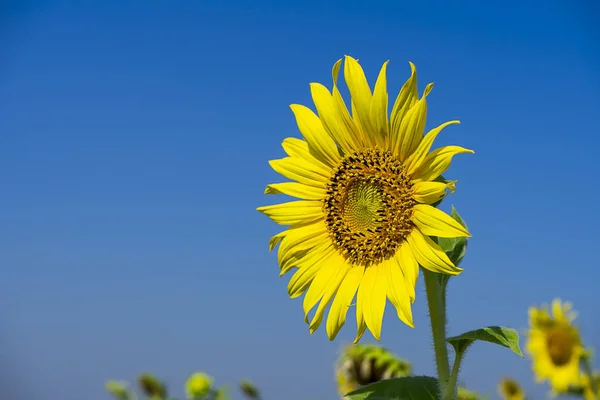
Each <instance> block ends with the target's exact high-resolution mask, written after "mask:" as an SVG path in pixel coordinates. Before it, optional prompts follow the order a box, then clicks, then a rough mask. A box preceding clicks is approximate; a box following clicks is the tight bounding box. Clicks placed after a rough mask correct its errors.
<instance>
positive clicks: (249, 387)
mask: <svg viewBox="0 0 600 400" xmlns="http://www.w3.org/2000/svg"><path fill="white" fill-rule="evenodd" d="M240 390H241V391H242V393H244V395H246V397H248V398H249V399H252V400H257V399H259V398H260V396H259V394H258V389H257V388H256V386H254V384H253V383H252V382H250V381H249V380H247V379H244V380H242V382H241V383H240Z"/></svg>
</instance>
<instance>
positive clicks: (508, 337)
mask: <svg viewBox="0 0 600 400" xmlns="http://www.w3.org/2000/svg"><path fill="white" fill-rule="evenodd" d="M446 340H447V341H448V343H450V344H451V345H452V346H453V347H454V350H455V351H456V352H457V353H463V352H464V351H465V350H466V349H467V347H469V346H470V345H471V344H472V343H473V342H474V341H476V340H480V341H484V342H490V343H495V344H499V345H500V346H504V347H508V348H509V349H511V350H512V351H513V352H515V353H516V354H518V355H520V356H521V357H523V353H522V352H521V348H520V347H519V333H518V332H517V331H516V330H514V329H512V328H506V327H503V326H488V327H485V328H481V329H477V330H474V331H469V332H465V333H463V334H462V335H458V336H453V337H450V338H448V339H446Z"/></svg>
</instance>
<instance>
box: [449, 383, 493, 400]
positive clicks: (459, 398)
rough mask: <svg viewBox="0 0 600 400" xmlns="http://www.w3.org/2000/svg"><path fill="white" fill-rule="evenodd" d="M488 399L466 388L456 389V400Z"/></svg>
mask: <svg viewBox="0 0 600 400" xmlns="http://www.w3.org/2000/svg"><path fill="white" fill-rule="evenodd" d="M483 399H486V397H483V396H481V395H480V394H479V393H477V392H475V391H473V390H469V389H467V388H466V387H463V386H459V387H458V388H457V389H456V400H483Z"/></svg>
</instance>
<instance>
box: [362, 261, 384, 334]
mask: <svg viewBox="0 0 600 400" xmlns="http://www.w3.org/2000/svg"><path fill="white" fill-rule="evenodd" d="M386 278H387V271H385V270H384V269H383V268H382V267H381V264H380V265H371V266H369V267H367V268H366V269H365V275H364V276H363V279H362V282H361V284H360V287H359V288H358V293H359V298H358V300H357V302H358V303H362V305H361V307H362V312H363V314H364V318H365V322H366V324H367V327H368V328H369V330H370V331H371V333H372V334H373V337H374V338H375V339H376V340H379V339H380V338H381V324H382V321H383V313H384V310H385V301H386V292H387V283H386Z"/></svg>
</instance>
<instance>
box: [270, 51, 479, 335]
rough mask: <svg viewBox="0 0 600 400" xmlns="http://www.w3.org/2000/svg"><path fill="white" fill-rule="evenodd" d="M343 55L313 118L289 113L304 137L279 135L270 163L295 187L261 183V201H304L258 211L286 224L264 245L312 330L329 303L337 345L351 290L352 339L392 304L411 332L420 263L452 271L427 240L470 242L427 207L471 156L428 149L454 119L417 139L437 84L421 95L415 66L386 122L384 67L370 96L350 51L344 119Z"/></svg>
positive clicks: (317, 94)
mask: <svg viewBox="0 0 600 400" xmlns="http://www.w3.org/2000/svg"><path fill="white" fill-rule="evenodd" d="M341 63H342V60H338V61H337V62H336V63H335V65H334V66H333V73H332V75H333V90H332V91H331V92H330V91H329V90H328V89H327V88H326V87H325V86H323V85H321V84H319V83H311V85H310V88H311V93H312V99H313V102H314V103H315V107H316V110H317V114H315V113H314V112H313V111H311V110H310V109H309V108H307V107H305V106H302V105H298V104H293V105H291V109H292V111H293V113H294V114H295V117H296V122H297V124H298V128H299V130H300V132H301V133H302V136H303V137H304V139H305V140H301V139H296V138H287V139H285V140H284V141H283V148H284V150H285V151H286V153H287V154H288V156H289V157H285V158H282V159H279V160H273V161H271V162H270V165H271V167H272V168H273V169H274V170H275V171H276V172H278V173H280V174H281V175H283V176H284V177H286V178H288V179H291V180H293V181H294V182H284V183H275V184H270V185H268V186H267V188H266V190H265V193H266V194H285V195H288V196H292V197H296V198H298V199H300V200H297V201H291V202H287V203H283V204H276V205H271V206H265V207H259V208H258V210H259V211H261V212H262V213H264V214H266V215H267V216H268V217H270V218H271V219H272V220H274V221H275V222H276V223H278V224H281V225H290V226H289V228H288V229H287V230H285V231H283V232H281V233H279V234H278V235H275V236H274V237H273V238H271V241H270V248H271V250H272V249H273V248H274V247H275V246H276V245H277V244H279V249H278V262H279V265H280V268H281V275H283V274H285V273H287V272H288V271H290V270H292V269H293V268H297V271H296V272H295V274H294V275H293V276H292V278H291V280H290V282H289V284H288V293H289V295H290V296H291V297H292V298H295V297H299V296H301V295H302V294H303V293H306V295H305V297H304V302H303V308H304V314H305V320H306V322H309V318H308V314H309V312H310V311H311V310H312V309H313V308H314V307H315V306H317V304H318V307H317V308H316V312H315V313H314V316H313V317H312V319H311V320H310V328H309V329H310V333H313V332H314V331H315V330H316V329H317V328H318V327H319V326H320V324H321V322H322V320H323V314H324V312H325V308H326V307H327V306H328V305H329V304H330V303H331V308H330V310H329V314H328V317H327V323H326V331H327V336H328V337H329V338H330V340H333V339H334V338H335V336H336V335H337V334H338V332H339V330H340V329H341V327H342V326H343V325H344V323H345V321H346V314H347V312H348V308H349V307H350V305H351V303H352V301H353V299H354V296H355V294H356V298H357V300H356V322H357V326H358V332H357V335H356V339H355V343H356V342H358V341H359V340H360V338H361V337H362V335H363V334H364V332H365V330H366V328H367V327H368V328H369V330H370V331H371V333H372V334H373V336H374V337H375V338H376V339H377V340H379V339H380V335H381V324H382V319H383V313H384V309H385V306H386V299H389V300H390V301H391V303H392V304H393V305H394V307H395V308H396V312H397V315H398V318H400V320H402V321H403V322H404V323H405V324H406V325H408V326H410V327H414V324H413V318H412V310H411V303H413V302H414V300H415V285H416V282H417V277H418V274H419V265H421V266H422V267H423V268H426V269H428V270H430V271H433V272H437V273H443V274H449V275H457V274H459V273H460V272H461V271H462V269H460V268H458V267H456V266H455V265H454V264H453V263H452V261H450V259H449V258H448V257H447V256H446V254H445V253H444V251H443V250H442V249H441V248H440V246H438V245H437V244H436V243H435V241H434V239H432V238H431V236H437V237H445V238H454V237H469V236H470V234H469V232H468V231H467V230H466V229H465V228H464V227H463V226H462V225H461V224H459V223H458V222H457V221H455V220H454V219H453V218H451V217H450V216H449V215H447V214H446V213H444V212H442V211H440V210H439V209H437V208H435V207H434V206H432V204H435V203H437V202H439V201H440V200H441V199H442V198H443V197H444V196H445V195H446V192H447V190H448V189H449V190H451V191H454V183H455V182H452V181H446V180H444V179H442V178H441V175H442V174H443V173H444V171H446V170H447V169H448V167H449V166H450V162H451V160H452V158H453V157H454V155H456V154H460V153H473V151H472V150H468V149H465V148H463V147H459V146H446V147H441V148H439V149H436V150H433V151H431V152H430V150H431V147H432V144H433V141H434V139H435V138H436V136H437V135H438V134H439V133H440V132H441V131H442V129H443V128H445V127H446V126H448V125H452V124H458V123H459V121H450V122H446V123H443V124H441V125H440V126H438V127H436V128H434V129H432V130H430V131H429V132H428V133H427V134H426V135H424V128H425V120H426V116H427V101H426V97H427V96H428V95H429V93H430V91H431V89H432V87H433V84H431V83H430V84H429V85H427V87H426V88H425V91H424V93H423V95H422V96H421V98H419V95H418V92H417V78H416V69H415V66H414V64H412V63H410V66H411V70H412V73H411V76H410V78H409V79H408V80H407V81H406V83H405V84H404V85H403V86H402V89H401V90H400V93H399V94H398V97H397V99H396V102H395V103H394V105H393V107H392V112H391V115H390V116H388V94H387V88H386V86H387V83H386V68H387V64H388V63H387V62H385V63H384V64H383V67H382V68H381V71H380V73H379V77H378V78H377V82H376V83H375V87H374V90H373V91H371V88H370V87H369V85H368V83H367V79H366V77H365V74H364V72H363V70H362V68H361V66H360V65H359V64H358V61H357V60H355V59H354V58H352V57H349V56H346V58H345V63H344V78H345V81H346V84H347V86H348V89H349V92H350V96H351V110H352V114H350V113H349V111H348V109H347V108H346V105H345V103H344V100H343V99H342V96H341V94H340V91H339V89H338V86H337V77H338V72H339V70H340V67H341Z"/></svg>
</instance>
